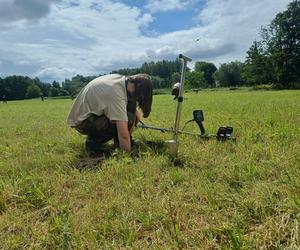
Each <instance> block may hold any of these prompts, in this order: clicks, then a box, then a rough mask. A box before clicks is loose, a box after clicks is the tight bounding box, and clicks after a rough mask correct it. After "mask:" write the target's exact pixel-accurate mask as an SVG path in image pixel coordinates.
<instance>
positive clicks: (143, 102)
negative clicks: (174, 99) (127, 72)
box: [128, 74, 153, 118]
mask: <svg viewBox="0 0 300 250" xmlns="http://www.w3.org/2000/svg"><path fill="white" fill-rule="evenodd" d="M128 82H131V83H133V84H134V89H135V91H134V97H135V99H136V101H137V103H138V106H139V107H140V108H141V110H142V111H143V116H144V117H145V118H146V117H148V116H149V114H150V112H151V106H152V91H153V87H152V83H151V80H150V76H149V75H147V74H137V75H132V76H130V77H128Z"/></svg>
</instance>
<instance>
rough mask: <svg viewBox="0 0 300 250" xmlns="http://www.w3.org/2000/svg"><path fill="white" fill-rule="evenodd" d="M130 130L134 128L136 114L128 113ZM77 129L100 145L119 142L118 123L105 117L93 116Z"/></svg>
mask: <svg viewBox="0 0 300 250" xmlns="http://www.w3.org/2000/svg"><path fill="white" fill-rule="evenodd" d="M127 116H128V130H130V128H131V127H132V126H133V123H134V119H135V114H133V113H131V112H127ZM75 129H76V130H77V131H78V132H79V133H81V134H84V135H87V136H88V138H89V139H91V140H96V141H98V142H99V143H105V142H107V141H109V140H112V139H115V140H116V141H118V131H117V126H116V123H113V122H111V121H110V120H109V119H108V118H107V117H106V116H105V115H101V116H97V115H94V114H92V115H91V116H89V117H88V118H87V119H86V120H84V121H82V122H81V123H80V124H79V125H77V126H76V127H75Z"/></svg>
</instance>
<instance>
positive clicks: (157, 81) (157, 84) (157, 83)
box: [151, 76, 164, 89]
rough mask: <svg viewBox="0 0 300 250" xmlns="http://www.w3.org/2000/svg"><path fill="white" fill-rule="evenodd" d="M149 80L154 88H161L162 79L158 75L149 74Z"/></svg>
mask: <svg viewBox="0 0 300 250" xmlns="http://www.w3.org/2000/svg"><path fill="white" fill-rule="evenodd" d="M151 82H152V84H153V88H154V89H161V88H163V87H162V86H163V85H164V79H162V78H160V77H159V76H151Z"/></svg>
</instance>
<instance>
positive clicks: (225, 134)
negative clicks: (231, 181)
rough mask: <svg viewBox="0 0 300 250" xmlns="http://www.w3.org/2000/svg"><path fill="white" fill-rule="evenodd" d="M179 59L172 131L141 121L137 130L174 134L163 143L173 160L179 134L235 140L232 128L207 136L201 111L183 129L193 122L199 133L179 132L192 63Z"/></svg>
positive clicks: (175, 155) (188, 60) (219, 139)
mask: <svg viewBox="0 0 300 250" xmlns="http://www.w3.org/2000/svg"><path fill="white" fill-rule="evenodd" d="M179 59H180V60H181V62H182V66H181V77H180V86H179V94H178V98H177V110H176V118H175V125H174V129H172V128H170V129H167V128H160V127H155V126H149V125H146V124H144V123H143V122H142V121H140V123H141V125H138V127H139V128H144V129H152V130H158V131H161V132H172V133H174V138H173V139H172V140H167V141H165V144H166V145H167V147H168V149H169V153H170V155H171V156H172V157H174V158H175V157H177V155H178V146H179V134H187V135H193V136H197V137H198V138H201V139H211V138H215V139H217V140H218V141H226V140H235V138H234V137H233V136H232V132H233V128H232V127H220V128H219V129H218V131H217V134H207V133H206V131H205V128H204V125H203V121H204V115H203V111H202V110H194V111H193V119H192V120H189V121H187V122H186V123H185V125H184V127H185V126H186V125H187V124H188V123H189V122H193V121H194V122H196V123H197V125H198V127H199V129H200V133H192V132H188V131H184V127H183V129H182V130H179V122H180V115H181V108H182V103H183V93H184V79H185V71H186V66H187V62H191V61H192V59H191V58H189V57H187V56H184V55H182V54H180V55H179Z"/></svg>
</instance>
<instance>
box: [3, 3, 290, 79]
mask: <svg viewBox="0 0 300 250" xmlns="http://www.w3.org/2000/svg"><path fill="white" fill-rule="evenodd" d="M289 2H291V0H145V1H141V0H131V1H130V0H43V1H41V0H26V1H25V0H0V76H1V77H5V76H7V75H12V74H17V75H28V76H30V77H36V76H37V77H39V78H40V79H42V80H43V81H48V82H51V81H53V80H59V81H63V80H64V79H65V78H70V77H72V76H74V75H76V74H82V75H99V74H103V73H109V72H110V71H112V70H116V69H120V68H128V67H139V66H140V65H141V64H142V63H144V62H146V61H157V60H162V59H168V60H174V59H175V58H176V57H177V56H178V54H180V53H184V54H187V55H188V56H190V57H192V59H193V62H192V63H191V64H190V65H189V66H190V67H191V68H192V67H193V64H194V63H195V62H196V61H200V60H204V61H209V62H213V63H215V64H216V66H219V65H220V64H221V63H225V62H230V61H233V60H241V61H243V60H244V59H245V56H246V51H247V50H248V48H249V47H250V46H251V44H252V43H253V41H254V40H259V31H260V27H261V26H265V25H267V24H269V23H270V21H271V20H272V19H273V18H274V16H275V15H276V14H277V13H278V12H281V11H283V10H285V9H286V7H287V4H288V3H289Z"/></svg>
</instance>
